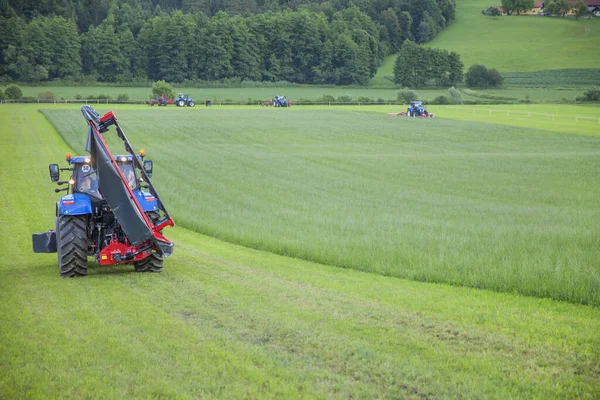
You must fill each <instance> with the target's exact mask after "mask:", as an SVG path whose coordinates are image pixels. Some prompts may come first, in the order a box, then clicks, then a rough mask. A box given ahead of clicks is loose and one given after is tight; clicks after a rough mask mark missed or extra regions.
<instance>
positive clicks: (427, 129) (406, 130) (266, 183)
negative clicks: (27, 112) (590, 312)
mask: <svg viewBox="0 0 600 400" xmlns="http://www.w3.org/2000/svg"><path fill="white" fill-rule="evenodd" d="M366 109H371V108H366ZM371 110H372V109H371ZM44 113H45V114H46V115H47V116H48V118H49V119H50V121H51V122H52V123H53V124H54V126H56V127H57V128H58V130H59V132H61V134H62V135H63V137H64V138H65V139H66V140H67V142H68V143H69V144H70V145H71V146H72V147H73V148H74V149H75V150H76V151H78V152H81V151H82V150H83V147H84V143H85V134H82V131H85V126H84V124H83V122H82V119H81V117H80V115H79V112H78V111H76V110H73V111H61V110H54V111H52V110H46V111H44ZM118 116H119V117H120V119H121V120H122V121H123V124H124V126H125V128H126V129H127V132H130V136H131V139H132V140H133V142H134V144H135V143H140V144H142V143H143V145H144V147H145V148H146V150H147V153H148V154H150V155H151V157H152V158H154V159H155V161H156V166H157V169H156V180H157V182H159V183H160V184H161V185H163V187H169V188H171V190H169V191H167V192H166V193H165V194H164V195H163V196H164V197H165V203H166V204H168V205H169V208H170V210H171V211H172V213H173V215H174V216H175V219H176V221H177V223H178V224H179V225H182V226H184V227H187V228H190V229H193V230H195V231H198V232H200V233H204V234H208V235H210V236H214V237H218V238H222V239H225V240H228V241H231V242H234V243H239V244H242V245H245V246H249V247H253V248H257V249H264V250H268V251H271V252H274V253H277V254H283V255H288V256H292V257H298V258H302V259H307V260H311V261H317V262H320V263H324V264H329V265H336V266H342V267H349V268H355V269H359V270H365V271H371V272H376V273H379V274H384V275H390V276H397V277H403V278H409V279H415V280H422V281H432V282H447V283H452V284H455V285H465V286H472V287H484V288H490V289H494V290H500V291H510V292H519V293H523V294H528V295H536V296H547V297H551V298H555V299H563V300H569V301H574V302H583V303H593V304H600V273H599V271H598V268H597V260H598V259H600V248H599V247H598V246H597V244H598V237H599V232H600V226H599V225H598V223H597V221H598V220H600V204H599V203H598V201H597V199H598V197H599V196H600V188H599V187H598V185H597V177H598V176H600V165H599V164H598V162H597V161H598V157H599V156H600V139H599V138H597V137H586V136H581V135H574V134H565V133H555V132H548V131H538V130H532V129H525V128H516V127H509V126H505V125H491V124H485V123H475V122H465V121H453V120H448V119H442V118H439V119H433V120H416V119H409V118H403V119H401V118H393V117H387V116H386V115H385V114H384V113H382V114H376V113H373V112H348V111H345V110H340V109H331V110H323V109H320V110H317V109H303V108H292V109H289V110H278V109H261V108H255V109H248V108H237V109H234V108H233V107H231V108H227V109H223V108H220V109H219V108H213V109H210V110H209V109H205V108H199V109H194V110H189V109H185V110H184V109H176V108H166V109H153V111H152V112H151V111H150V109H148V108H145V109H141V110H139V111H136V110H125V109H124V110H122V111H120V112H119V113H118Z"/></svg>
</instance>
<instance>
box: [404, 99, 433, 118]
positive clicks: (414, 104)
mask: <svg viewBox="0 0 600 400" xmlns="http://www.w3.org/2000/svg"><path fill="white" fill-rule="evenodd" d="M406 115H407V116H409V117H429V113H428V112H427V110H426V109H425V107H423V102H422V101H411V102H410V106H409V107H408V109H407V110H406Z"/></svg>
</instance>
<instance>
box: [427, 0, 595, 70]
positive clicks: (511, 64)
mask: <svg viewBox="0 0 600 400" xmlns="http://www.w3.org/2000/svg"><path fill="white" fill-rule="evenodd" d="M491 4H492V3H490V2H489V0H457V2H456V21H455V22H454V24H452V25H451V26H449V27H448V28H447V29H446V30H444V31H443V32H442V33H441V34H440V35H439V36H438V37H437V38H435V39H434V40H432V41H431V42H429V43H427V45H428V46H431V47H436V48H442V49H447V50H451V51H456V52H457V53H458V54H460V56H461V59H462V60H463V62H464V63H465V66H466V67H467V68H468V67H469V66H471V65H473V64H484V65H486V66H487V67H488V68H496V69H498V70H499V71H501V72H514V71H538V70H544V69H564V68H598V66H599V65H600V51H598V38H599V37H600V20H598V19H597V18H592V19H585V20H575V19H570V18H552V17H541V16H523V15H521V16H519V15H513V16H505V17H497V18H491V17H487V16H484V15H481V10H483V9H485V8H487V7H489V6H490V5H491Z"/></svg>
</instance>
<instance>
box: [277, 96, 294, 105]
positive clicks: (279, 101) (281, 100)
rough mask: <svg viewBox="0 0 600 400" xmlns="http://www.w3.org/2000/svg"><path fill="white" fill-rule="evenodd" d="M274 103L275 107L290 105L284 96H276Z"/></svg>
mask: <svg viewBox="0 0 600 400" xmlns="http://www.w3.org/2000/svg"><path fill="white" fill-rule="evenodd" d="M273 105H274V106H275V107H289V106H290V103H289V102H288V100H287V99H286V98H285V97H284V96H275V99H274V100H273Z"/></svg>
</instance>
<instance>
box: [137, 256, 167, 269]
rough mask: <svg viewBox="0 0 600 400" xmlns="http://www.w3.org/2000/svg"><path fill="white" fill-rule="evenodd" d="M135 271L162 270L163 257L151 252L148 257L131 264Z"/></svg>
mask: <svg viewBox="0 0 600 400" xmlns="http://www.w3.org/2000/svg"><path fill="white" fill-rule="evenodd" d="M133 267H134V268H135V272H162V267H163V257H162V255H160V254H157V253H152V254H150V255H149V256H148V257H146V258H144V259H143V260H141V261H138V262H136V263H134V264H133Z"/></svg>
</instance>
